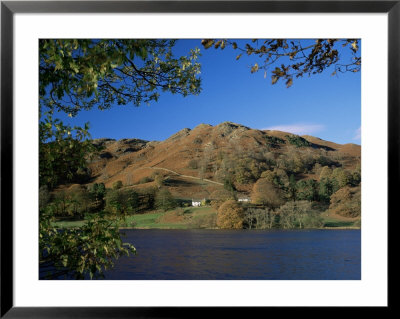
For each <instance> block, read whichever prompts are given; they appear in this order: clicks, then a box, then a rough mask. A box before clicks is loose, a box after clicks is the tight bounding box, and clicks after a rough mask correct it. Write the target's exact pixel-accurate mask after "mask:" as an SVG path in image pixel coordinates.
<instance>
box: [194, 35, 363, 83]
mask: <svg viewBox="0 0 400 319" xmlns="http://www.w3.org/2000/svg"><path fill="white" fill-rule="evenodd" d="M238 42H239V41H232V40H229V39H204V40H202V41H201V43H202V45H203V47H204V48H205V49H209V48H212V47H213V48H215V49H221V50H223V49H224V48H225V47H227V46H230V47H232V48H233V49H234V50H236V51H238V55H237V56H236V60H239V59H240V58H241V57H242V56H243V55H248V56H252V55H253V56H257V57H258V58H259V59H260V61H259V62H257V63H255V64H254V65H253V66H252V67H251V69H250V72H251V73H255V72H259V71H264V77H267V76H268V75H269V74H270V77H271V82H272V84H275V83H277V82H278V81H279V80H283V81H285V84H286V86H287V87H290V86H291V85H292V84H293V80H294V79H297V78H301V77H303V76H311V75H314V74H319V73H322V72H324V71H326V70H328V69H329V70H332V75H335V74H338V73H344V72H354V73H356V72H359V71H360V70H361V52H360V51H361V50H360V42H361V40H360V39H317V40H307V39H293V40H290V39H253V40H251V41H245V42H247V43H244V44H243V45H242V44H241V43H238ZM345 50H347V51H348V53H349V54H348V56H349V57H348V59H347V60H343V59H344V58H343V57H342V56H343V53H344V51H345ZM271 69H272V70H271Z"/></svg>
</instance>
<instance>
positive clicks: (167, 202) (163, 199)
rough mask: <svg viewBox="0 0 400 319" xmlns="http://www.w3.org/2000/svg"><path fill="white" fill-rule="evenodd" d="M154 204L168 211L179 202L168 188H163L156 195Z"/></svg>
mask: <svg viewBox="0 0 400 319" xmlns="http://www.w3.org/2000/svg"><path fill="white" fill-rule="evenodd" d="M154 205H155V207H156V208H158V209H162V210H164V211H167V210H169V209H173V208H175V207H176V205H177V203H176V201H175V199H174V197H173V196H172V194H171V193H170V192H169V190H168V189H167V188H161V189H160V190H159V191H158V192H157V194H156V196H155V202H154Z"/></svg>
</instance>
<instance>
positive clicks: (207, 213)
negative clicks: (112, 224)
mask: <svg viewBox="0 0 400 319" xmlns="http://www.w3.org/2000/svg"><path fill="white" fill-rule="evenodd" d="M216 214H217V212H216V211H215V210H214V209H213V208H212V207H209V206H206V207H188V208H176V209H173V210H169V211H166V212H164V211H151V212H147V213H144V214H135V215H129V216H127V217H126V219H125V221H124V222H123V225H122V226H121V228H138V229H194V228H216V226H215V218H216ZM84 223H86V220H76V221H56V222H55V223H54V224H55V225H56V226H58V227H60V228H70V227H80V226H82V225H83V224H84ZM323 227H326V228H354V227H356V228H358V227H360V224H359V221H344V220H341V219H337V218H332V217H324V226H323Z"/></svg>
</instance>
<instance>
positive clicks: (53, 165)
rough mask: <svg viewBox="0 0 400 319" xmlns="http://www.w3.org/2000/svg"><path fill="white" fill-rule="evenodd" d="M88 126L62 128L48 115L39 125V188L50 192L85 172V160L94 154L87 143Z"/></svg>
mask: <svg viewBox="0 0 400 319" xmlns="http://www.w3.org/2000/svg"><path fill="white" fill-rule="evenodd" d="M88 129H89V125H88V124H85V126H84V127H83V128H80V127H70V126H68V125H64V124H63V122H61V121H60V120H58V119H53V117H52V114H51V113H48V114H47V116H46V118H45V119H43V121H41V122H40V123H39V184H40V186H42V185H47V186H48V187H49V188H53V187H55V186H57V185H59V184H60V183H65V182H71V181H74V180H76V179H77V178H79V177H80V176H79V173H80V172H82V171H84V170H85V169H86V168H87V164H86V163H87V161H86V160H87V157H88V156H89V154H91V153H93V152H95V150H96V149H95V147H94V146H93V145H92V143H91V142H90V140H89V137H90V135H89V132H88Z"/></svg>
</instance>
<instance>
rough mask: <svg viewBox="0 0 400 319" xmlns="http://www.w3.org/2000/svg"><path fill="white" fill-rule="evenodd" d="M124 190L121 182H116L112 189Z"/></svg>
mask: <svg viewBox="0 0 400 319" xmlns="http://www.w3.org/2000/svg"><path fill="white" fill-rule="evenodd" d="M120 188H122V182H121V181H116V182H114V183H113V185H112V189H120Z"/></svg>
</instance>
